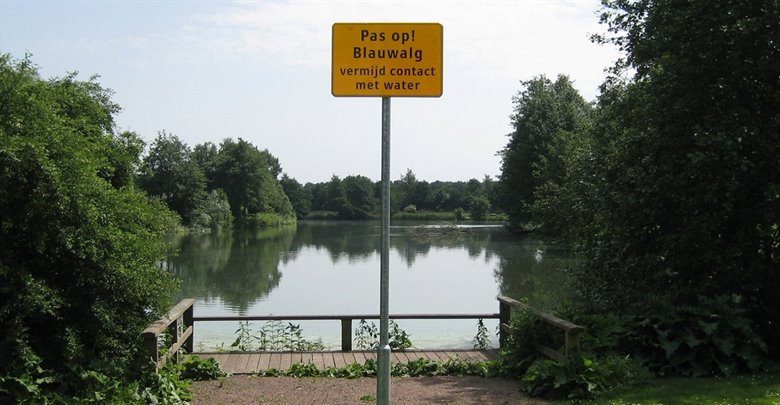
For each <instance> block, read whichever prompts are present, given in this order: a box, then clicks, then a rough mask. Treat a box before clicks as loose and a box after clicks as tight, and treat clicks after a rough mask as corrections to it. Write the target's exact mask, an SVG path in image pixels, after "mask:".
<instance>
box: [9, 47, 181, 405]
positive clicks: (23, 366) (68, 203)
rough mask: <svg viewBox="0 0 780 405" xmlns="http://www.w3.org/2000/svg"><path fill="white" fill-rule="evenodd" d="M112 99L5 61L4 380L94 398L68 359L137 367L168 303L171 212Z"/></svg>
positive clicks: (89, 367) (117, 371) (112, 371)
mask: <svg viewBox="0 0 780 405" xmlns="http://www.w3.org/2000/svg"><path fill="white" fill-rule="evenodd" d="M110 95H111V93H110V91H108V90H106V89H103V88H102V87H101V86H100V85H99V84H98V83H97V82H96V80H95V79H94V78H93V79H90V80H89V81H79V80H77V79H76V77H75V74H73V75H68V76H66V77H64V78H58V79H52V80H48V81H46V80H42V79H41V78H40V77H39V76H38V73H37V71H36V68H35V67H34V66H33V65H32V63H30V61H29V60H22V61H12V60H11V59H10V57H8V56H5V55H4V56H0V224H2V226H0V252H2V254H0V330H2V331H3V335H2V337H0V378H2V379H3V384H4V385H5V384H11V385H15V386H17V388H19V387H20V386H28V387H33V386H35V385H37V387H39V388H38V389H39V391H38V392H37V393H36V392H33V393H32V395H38V394H40V395H41V396H46V395H48V394H49V393H52V392H55V391H56V392H57V393H58V395H60V394H61V395H64V396H67V397H78V396H88V393H85V392H84V390H85V389H88V387H89V385H88V384H87V385H83V384H81V383H78V382H75V380H74V379H72V378H70V377H68V376H70V375H72V374H73V372H72V371H71V369H70V368H68V367H66V364H69V365H72V366H74V367H80V368H81V369H83V370H85V371H84V372H85V373H87V374H85V375H86V376H90V375H91V374H89V372H90V371H99V370H98V367H99V365H100V364H102V363H105V362H108V361H110V362H111V363H112V364H115V367H111V368H107V369H105V372H103V371H99V372H101V373H103V374H105V375H106V376H108V377H110V379H111V380H112V381H113V380H114V379H120V380H121V379H123V378H124V377H125V376H127V375H129V374H133V373H135V372H137V370H138V366H137V365H134V363H135V362H136V361H137V359H139V358H140V356H139V353H140V349H141V342H140V336H139V331H140V330H143V328H144V327H145V326H146V325H148V323H149V322H151V321H152V320H153V319H155V318H156V317H157V316H158V315H159V314H160V313H161V312H162V311H164V310H165V309H167V308H168V307H169V306H168V304H169V298H168V297H169V296H170V291H172V289H173V287H174V283H173V281H172V279H171V277H170V275H169V274H168V272H167V271H165V270H164V269H161V268H160V267H159V266H158V263H159V261H160V260H161V259H162V258H163V257H164V255H165V253H166V251H167V248H166V245H165V243H164V240H163V239H164V235H165V233H166V232H167V231H168V230H169V229H170V226H171V224H172V223H175V220H174V219H173V218H175V216H174V214H172V213H171V212H170V211H168V210H167V209H166V208H165V207H164V206H163V205H162V204H161V203H159V202H153V201H149V199H148V198H147V196H146V195H145V194H144V193H143V192H141V191H139V190H138V189H136V188H135V186H134V185H133V182H132V181H129V179H128V178H127V172H128V170H130V168H131V167H137V166H136V165H137V164H138V162H137V161H133V155H134V154H135V152H130V151H129V150H130V149H133V150H135V151H137V147H138V142H137V139H133V138H132V137H130V136H120V137H119V139H118V138H117V136H116V135H115V134H114V132H113V130H114V128H113V118H112V117H113V114H115V113H116V112H117V111H118V106H117V105H116V104H114V103H113V102H111V100H110ZM134 148H135V149H134ZM120 157H121V158H120ZM114 165H118V166H114ZM101 370H102V368H101ZM95 377H96V376H95ZM89 378H92V377H89ZM96 378H97V377H96ZM98 380H99V379H98ZM30 384H32V385H30ZM106 384H109V385H110V384H112V383H111V382H109V381H107V382H106ZM4 391H5V392H6V393H0V402H5V401H6V399H7V395H8V394H7V392H8V391H7V390H5V389H4ZM33 391H34V390H33Z"/></svg>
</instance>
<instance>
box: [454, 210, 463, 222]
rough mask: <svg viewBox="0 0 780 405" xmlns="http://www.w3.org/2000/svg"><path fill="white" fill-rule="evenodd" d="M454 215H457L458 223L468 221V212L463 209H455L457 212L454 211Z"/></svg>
mask: <svg viewBox="0 0 780 405" xmlns="http://www.w3.org/2000/svg"><path fill="white" fill-rule="evenodd" d="M453 215H455V220H456V221H463V220H464V219H466V211H465V210H464V209H463V208H461V207H458V208H455V211H453Z"/></svg>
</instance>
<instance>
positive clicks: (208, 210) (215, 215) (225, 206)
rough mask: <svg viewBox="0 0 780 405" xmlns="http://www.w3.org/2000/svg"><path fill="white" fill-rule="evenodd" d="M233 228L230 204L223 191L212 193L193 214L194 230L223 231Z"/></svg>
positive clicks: (218, 190) (192, 223)
mask: <svg viewBox="0 0 780 405" xmlns="http://www.w3.org/2000/svg"><path fill="white" fill-rule="evenodd" d="M232 226H233V214H232V213H231V212H230V202H228V199H227V195H226V194H225V192H224V191H222V190H221V189H217V190H211V192H210V193H209V194H208V195H207V196H206V198H204V199H203V200H201V201H200V202H199V203H198V206H197V207H196V208H195V211H193V213H192V222H191V224H190V227H191V228H192V229H204V230H206V229H207V230H211V231H222V230H227V229H230V228H231V227H232Z"/></svg>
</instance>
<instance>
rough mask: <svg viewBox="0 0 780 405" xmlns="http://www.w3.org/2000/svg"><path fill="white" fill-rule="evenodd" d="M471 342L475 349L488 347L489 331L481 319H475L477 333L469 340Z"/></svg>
mask: <svg viewBox="0 0 780 405" xmlns="http://www.w3.org/2000/svg"><path fill="white" fill-rule="evenodd" d="M471 344H472V345H473V346H474V348H475V349H487V348H489V347H490V333H489V332H488V330H487V328H486V327H485V322H483V321H482V319H480V320H478V321H477V334H476V335H475V336H474V339H472V340H471Z"/></svg>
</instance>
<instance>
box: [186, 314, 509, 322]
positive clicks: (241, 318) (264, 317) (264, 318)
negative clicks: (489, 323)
mask: <svg viewBox="0 0 780 405" xmlns="http://www.w3.org/2000/svg"><path fill="white" fill-rule="evenodd" d="M192 319H193V320H194V321H196V322H203V321H208V322H216V321H338V320H342V319H349V320H353V321H354V320H361V319H379V315H368V314H346V315H257V316H255V315H244V316H195V317H193V318H192ZM390 319H499V314H496V313H482V314H390Z"/></svg>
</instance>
